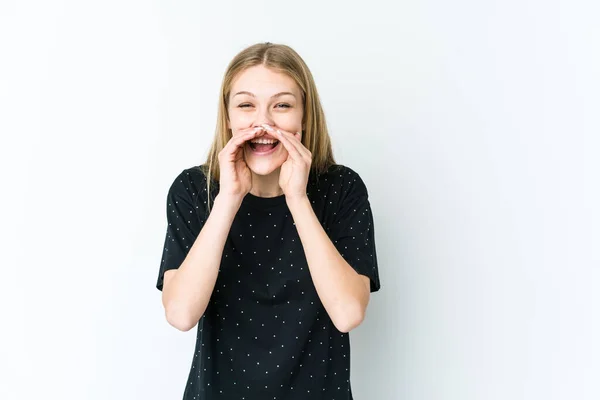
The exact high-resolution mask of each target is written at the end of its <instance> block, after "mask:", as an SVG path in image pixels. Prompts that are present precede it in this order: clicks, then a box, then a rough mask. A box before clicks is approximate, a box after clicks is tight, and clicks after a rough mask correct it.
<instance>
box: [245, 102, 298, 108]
mask: <svg viewBox="0 0 600 400" xmlns="http://www.w3.org/2000/svg"><path fill="white" fill-rule="evenodd" d="M279 106H281V108H291V107H292V106H290V105H289V104H287V103H279V104H277V105H276V106H275V107H279ZM238 107H239V108H248V107H252V104H249V103H243V104H240V105H239V106H238Z"/></svg>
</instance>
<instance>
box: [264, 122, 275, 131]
mask: <svg viewBox="0 0 600 400" xmlns="http://www.w3.org/2000/svg"><path fill="white" fill-rule="evenodd" d="M262 126H263V127H264V128H265V129H266V130H268V131H271V132H273V128H271V127H270V126H269V125H267V124H262Z"/></svg>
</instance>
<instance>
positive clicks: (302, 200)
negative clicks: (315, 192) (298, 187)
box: [285, 193, 310, 211]
mask: <svg viewBox="0 0 600 400" xmlns="http://www.w3.org/2000/svg"><path fill="white" fill-rule="evenodd" d="M285 201H286V203H287V205H288V208H289V209H290V211H292V209H296V208H300V207H303V206H306V205H308V206H310V201H309V200H308V196H307V195H306V193H305V194H303V195H297V196H285Z"/></svg>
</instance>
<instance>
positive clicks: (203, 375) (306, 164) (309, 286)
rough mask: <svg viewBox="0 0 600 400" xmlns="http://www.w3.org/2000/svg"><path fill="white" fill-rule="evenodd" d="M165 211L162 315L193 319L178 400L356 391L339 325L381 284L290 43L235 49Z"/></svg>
mask: <svg viewBox="0 0 600 400" xmlns="http://www.w3.org/2000/svg"><path fill="white" fill-rule="evenodd" d="M167 219H168V228H167V234H166V239H165V244H164V249H163V255H162V262H161V265H160V272H159V276H158V282H157V285H156V286H157V288H158V289H159V290H162V303H163V306H164V308H165V314H166V318H167V321H168V322H169V323H170V324H171V325H173V326H174V327H176V328H177V329H180V330H182V331H187V330H190V329H191V328H193V327H194V326H195V325H196V324H198V334H197V341H196V349H195V353H194V357H193V361H192V366H191V371H190V374H189V377H188V382H187V385H186V388H185V393H184V399H186V400H187V399H189V400H192V399H194V400H214V399H239V400H266V399H273V400H293V399H302V400H305V399H307V398H311V399H327V400H333V399H339V400H342V399H344V400H347V399H352V391H351V385H350V343H349V337H348V332H349V331H350V330H352V329H353V328H355V327H356V326H358V325H359V324H360V323H361V322H362V321H363V318H364V316H365V311H366V309H367V304H368V302H369V296H370V293H371V292H374V291H377V290H379V288H380V282H379V274H378V267H377V257H376V253H375V243H374V233H373V217H372V214H371V208H370V205H369V201H368V197H367V189H366V187H365V185H364V183H363V181H362V180H361V178H360V177H359V175H358V174H357V173H356V172H354V171H353V170H352V169H350V168H348V167H345V166H342V165H336V164H335V162H334V159H333V155H332V151H331V143H330V140H329V135H328V132H327V126H326V123H325V116H324V113H323V109H322V107H321V103H320V101H319V96H318V94H317V90H316V87H315V83H314V80H313V78H312V75H311V73H310V71H309V69H308V67H307V66H306V64H305V63H304V61H303V60H302V58H301V57H300V56H299V55H298V54H297V53H296V52H295V51H294V50H292V49H291V48H290V47H288V46H285V45H276V44H272V43H261V44H256V45H254V46H251V47H249V48H247V49H245V50H243V51H242V52H241V53H239V54H238V55H237V56H236V57H235V58H234V59H233V60H232V61H231V63H230V64H229V66H228V68H227V71H226V73H225V77H224V80H223V84H222V87H221V98H220V100H219V110H218V119H217V129H216V134H215V138H214V141H213V144H212V148H211V150H210V154H209V156H208V160H207V161H206V163H205V164H203V165H200V166H195V167H191V168H187V169H185V170H183V171H182V172H181V173H180V174H179V175H178V176H177V178H176V179H175V180H174V182H173V184H172V185H171V187H170V189H169V193H168V198H167Z"/></svg>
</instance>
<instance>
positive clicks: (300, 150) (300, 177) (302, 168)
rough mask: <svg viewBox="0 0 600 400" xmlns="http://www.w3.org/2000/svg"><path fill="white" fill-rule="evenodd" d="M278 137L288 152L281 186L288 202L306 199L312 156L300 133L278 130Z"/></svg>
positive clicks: (280, 179)
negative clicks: (301, 140)
mask: <svg viewBox="0 0 600 400" xmlns="http://www.w3.org/2000/svg"><path fill="white" fill-rule="evenodd" d="M277 135H278V137H279V141H280V142H281V144H283V146H284V147H285V149H286V150H287V152H288V158H287V160H285V162H284V163H283V164H282V165H281V171H280V173H279V186H280V187H281V189H282V190H283V193H284V194H285V198H286V200H287V201H289V200H298V199H302V198H305V197H307V196H306V186H307V184H308V175H309V173H310V166H311V163H312V154H311V152H310V151H309V150H308V149H307V148H306V147H304V145H303V144H302V142H300V139H301V133H300V132H297V133H290V132H287V131H284V130H281V129H278V130H277Z"/></svg>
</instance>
